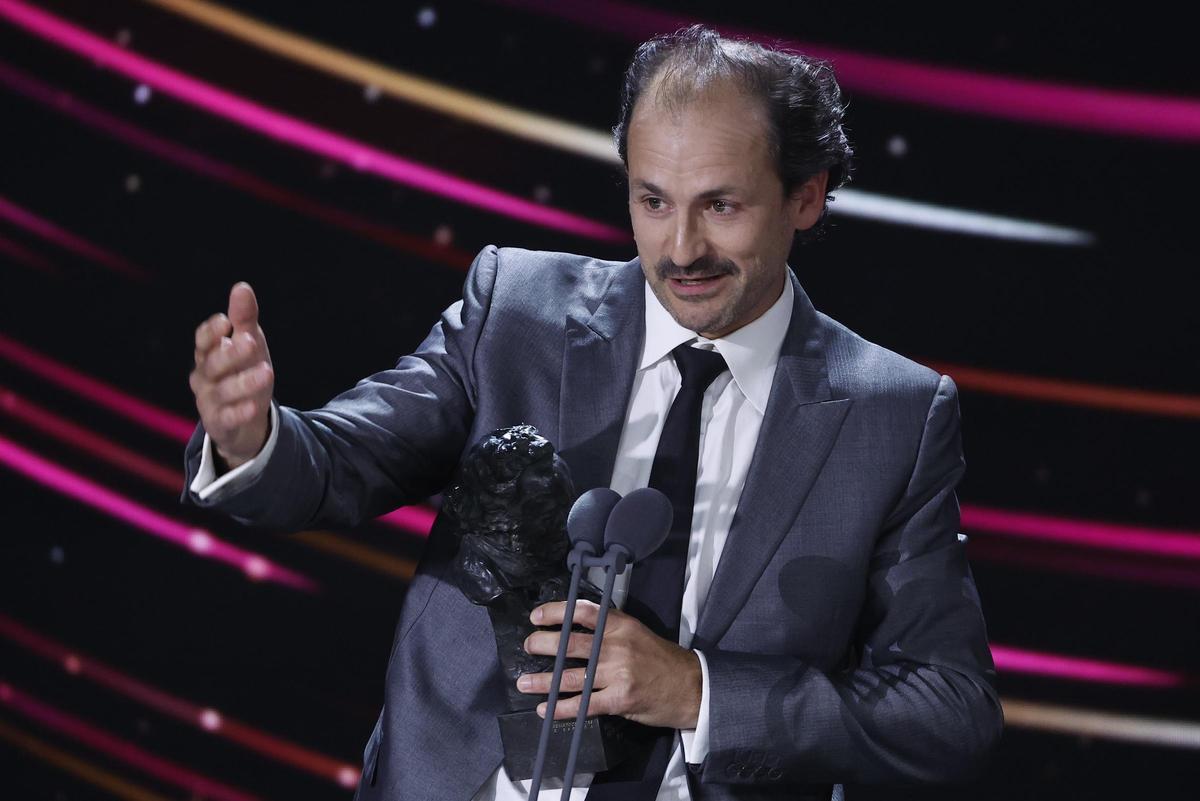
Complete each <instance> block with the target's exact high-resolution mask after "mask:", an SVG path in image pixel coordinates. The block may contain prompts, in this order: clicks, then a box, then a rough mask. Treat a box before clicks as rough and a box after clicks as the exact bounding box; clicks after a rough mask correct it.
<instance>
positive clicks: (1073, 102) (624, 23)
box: [493, 0, 1200, 142]
mask: <svg viewBox="0 0 1200 801" xmlns="http://www.w3.org/2000/svg"><path fill="white" fill-rule="evenodd" d="M493 2H496V3H498V4H500V5H504V6H511V7H515V8H523V9H527V10H530V11H538V12H541V13H544V14H548V15H550V16H554V17H558V18H560V19H566V20H570V21H572V22H576V23H578V24H580V25H584V26H587V27H589V28H596V29H600V30H603V31H606V32H608V33H612V34H616V35H618V36H621V37H624V38H627V39H634V40H639V41H640V40H642V39H646V38H649V37H650V36H654V35H655V34H660V33H668V32H670V31H674V30H677V29H679V28H682V27H685V26H687V25H691V24H693V23H696V22H703V20H699V19H696V18H695V17H691V16H686V15H681V14H673V13H670V12H666V11H658V10H655V9H649V8H643V7H641V6H637V5H633V4H632V3H622V2H614V1H613V0H587V2H580V0H493ZM713 27H716V28H718V29H720V30H721V32H722V33H725V34H728V35H731V36H741V37H745V38H747V39H753V40H755V41H759V42H762V43H764V44H783V45H785V46H788V47H792V48H795V49H796V50H800V51H802V52H804V53H806V54H808V55H811V56H815V57H817V58H822V59H827V60H829V61H832V62H833V65H834V67H835V68H836V69H837V74H838V81H839V82H840V83H841V84H842V86H843V87H844V88H846V89H849V90H852V91H855V92H860V93H862V94H864V95H871V96H874V97H879V98H883V99H884V100H892V101H898V102H903V103H912V104H914V105H921V106H930V107H933V108H941V109H947V110H949V111H956V112H960V113H965V114H979V115H983V116H988V117H1000V118H1003V119H1009V120H1016V121H1018V122H1029V123H1037V124H1039V125H1049V126H1056V127H1063V128H1074V129H1078V130H1084V131H1096V132H1099V133H1106V134H1120V135H1126V136H1139V137H1146V138H1149V139H1166V140H1174V141H1182V142H1197V141H1200V100H1197V99H1194V98H1188V97H1167V96H1158V95H1149V94H1139V93H1136V92H1120V91H1115V90H1111V89H1103V88H1099V87H1088V86H1074V85H1070V84H1061V83H1051V82H1049V81H1036V80H1030V79H1026V78H1009V77H1004V76H1000V75H988V74H986V73H982V72H975V71H972V70H964V69H953V68H948V67H938V66H934V65H931V64H919V63H916V62H912V61H904V60H902V59H896V58H886V57H884V56H875V55H870V54H867V53H858V52H854V51H851V50H842V49H839V48H834V47H826V46H824V45H820V44H812V43H809V42H799V41H792V40H786V39H780V38H779V37H778V36H771V35H769V34H766V33H763V32H761V31H752V30H746V29H740V28H733V27H728V26H721V25H716V26H713Z"/></svg>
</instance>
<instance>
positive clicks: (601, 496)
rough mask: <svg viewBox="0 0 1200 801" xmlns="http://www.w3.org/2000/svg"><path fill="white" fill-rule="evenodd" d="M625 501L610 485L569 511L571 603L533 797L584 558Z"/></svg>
mask: <svg viewBox="0 0 1200 801" xmlns="http://www.w3.org/2000/svg"><path fill="white" fill-rule="evenodd" d="M620 500H621V496H620V495H619V494H618V493H616V492H614V491H613V490H611V489H609V488H608V487H597V488H596V489H591V490H588V491H587V492H585V493H583V495H580V496H579V499H578V500H576V501H575V504H574V505H573V506H572V507H571V511H570V512H568V513H567V538H568V539H569V540H570V541H571V545H572V546H574V547H572V548H571V551H570V553H568V554H567V566H568V567H570V568H571V583H570V585H569V588H568V590H567V606H566V609H565V610H564V612H563V623H562V633H561V634H560V635H559V638H558V653H557V654H556V655H555V657H554V674H553V675H552V676H551V677H550V694H549V695H548V696H547V697H546V719H545V720H543V721H542V730H541V733H540V734H539V735H538V749H537V756H536V757H534V760H533V778H532V779H531V783H530V785H529V797H530V798H534V799H536V798H537V794H538V792H539V791H540V789H541V786H542V772H543V771H544V770H545V767H546V752H547V750H548V749H549V745H550V732H551V730H552V729H553V727H554V707H555V705H556V704H557V703H558V694H559V691H560V689H561V686H562V673H563V667H564V665H565V664H566V659H567V642H568V639H569V638H570V635H571V625H572V622H573V621H574V618H575V602H576V601H577V600H578V599H579V582H580V579H581V578H582V575H583V568H584V564H583V560H584V558H585V557H589V556H591V557H594V556H595V555H596V554H598V553H600V551H601V550H602V549H603V547H604V541H605V533H606V531H607V526H606V524H607V523H608V519H609V515H610V514H611V513H612V511H613V508H614V507H616V506H617V505H618V503H619V501H620Z"/></svg>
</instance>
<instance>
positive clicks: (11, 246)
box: [0, 234, 58, 275]
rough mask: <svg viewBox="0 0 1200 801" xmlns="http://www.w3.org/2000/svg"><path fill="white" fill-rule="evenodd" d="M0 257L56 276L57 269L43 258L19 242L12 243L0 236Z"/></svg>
mask: <svg viewBox="0 0 1200 801" xmlns="http://www.w3.org/2000/svg"><path fill="white" fill-rule="evenodd" d="M0 256H4V257H6V258H9V259H12V260H13V261H19V262H21V263H22V264H24V265H26V266H28V267H32V268H33V269H35V270H38V271H40V272H43V273H46V274H48V275H58V268H57V267H55V266H54V263H53V262H51V261H50V260H49V259H47V258H46V257H45V256H43V255H42V254H40V253H36V252H34V251H32V250H30V249H29V248H27V247H25V246H24V245H22V244H21V243H19V242H14V241H13V240H11V239H9V238H8V237H6V236H4V235H2V234H0Z"/></svg>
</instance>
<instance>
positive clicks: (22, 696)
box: [0, 679, 258, 801]
mask: <svg viewBox="0 0 1200 801" xmlns="http://www.w3.org/2000/svg"><path fill="white" fill-rule="evenodd" d="M0 704H3V705H4V706H6V707H8V708H10V709H12V710H15V711H17V712H20V713H21V714H22V715H25V716H26V717H28V718H31V719H33V720H35V721H37V722H38V723H40V724H42V725H43V726H46V727H48V728H51V729H54V730H55V731H57V732H59V733H60V734H63V735H66V736H67V737H70V738H71V739H73V740H76V741H78V742H80V743H83V744H84V745H86V746H88V747H89V748H92V749H95V750H96V751H99V752H101V753H103V754H107V755H108V756H111V757H113V758H114V759H117V760H119V761H121V762H124V763H125V764H127V765H132V766H133V767H135V768H137V769H138V770H141V771H142V772H144V773H146V774H148V775H150V776H153V777H155V778H157V779H160V780H162V781H164V782H166V783H168V784H171V785H174V786H175V787H181V788H183V789H185V790H188V791H189V792H191V793H194V794H196V795H198V796H201V797H205V798H212V799H216V801H258V797H257V796H253V795H251V794H249V793H247V792H245V791H243V790H239V789H238V788H236V787H232V786H230V785H228V784H223V783H221V782H218V781H216V780H214V779H210V778H209V777H207V776H204V775H203V774H200V773H197V772H196V771H194V770H191V769H190V768H186V767H184V766H183V765H180V764H179V763H177V762H172V761H171V760H168V759H163V758H162V757H159V756H155V755H154V754H152V753H150V752H149V751H146V750H145V749H143V748H141V747H139V746H137V745H134V744H133V743H131V742H129V741H128V740H123V739H121V738H120V737H116V736H114V735H112V734H109V733H108V732H106V731H104V730H103V729H100V728H97V727H96V726H93V725H91V724H90V723H87V722H85V721H84V720H82V719H81V718H77V717H75V716H74V715H71V714H68V713H66V712H63V711H62V710H60V709H56V708H55V707H52V706H50V705H49V704H45V703H42V702H41V701H39V700H37V699H36V698H34V697H33V696H31V695H29V694H27V693H25V692H23V691H21V690H19V689H17V688H16V687H14V686H12V685H11V684H9V683H7V682H5V681H3V680H2V679H0Z"/></svg>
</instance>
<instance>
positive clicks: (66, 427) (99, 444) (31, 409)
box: [0, 386, 183, 494]
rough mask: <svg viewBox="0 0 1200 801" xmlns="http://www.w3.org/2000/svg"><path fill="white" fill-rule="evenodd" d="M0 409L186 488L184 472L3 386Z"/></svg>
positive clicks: (162, 482)
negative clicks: (109, 438)
mask: <svg viewBox="0 0 1200 801" xmlns="http://www.w3.org/2000/svg"><path fill="white" fill-rule="evenodd" d="M0 412H3V413H4V414H7V415H9V416H10V417H13V418H15V419H17V420H20V421H21V422H23V423H25V424H26V425H28V426H31V427H32V428H35V429H37V430H38V431H42V432H44V433H46V434H49V435H51V436H53V437H54V438H55V439H58V440H59V441H62V442H66V443H68V444H70V445H71V446H72V447H74V448H77V449H79V450H82V451H84V452H85V453H90V454H92V455H93V456H97V457H99V458H101V459H103V460H104V461H106V462H108V463H109V464H112V465H115V466H116V467H119V468H121V469H122V470H125V471H127V472H130V473H133V474H134V475H136V476H139V477H141V478H143V479H145V480H146V481H149V482H150V483H151V484H154V485H156V486H159V487H161V488H163V489H165V490H168V491H170V492H173V493H176V494H178V493H179V492H180V490H182V489H183V475H182V474H181V473H180V472H179V471H178V470H171V469H169V468H166V467H163V466H162V465H160V464H158V463H157V462H154V461H152V460H150V459H147V458H146V457H145V456H142V455H141V454H138V453H135V452H133V451H131V450H129V449H128V448H126V447H124V446H121V445H118V444H117V443H115V442H112V441H111V440H108V439H105V438H104V437H102V436H100V435H99V434H96V433H94V432H92V431H89V430H88V429H86V428H84V427H82V426H79V425H76V424H75V423H73V422H71V421H70V420H67V419H66V418H63V417H59V416H58V415H56V414H54V413H53V412H51V411H48V410H46V409H43V408H41V407H40V406H38V405H36V404H34V403H31V402H30V401H29V400H27V399H25V398H22V397H21V396H20V395H18V394H17V393H15V392H13V391H12V390H10V389H6V388H5V387H3V386H0Z"/></svg>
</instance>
